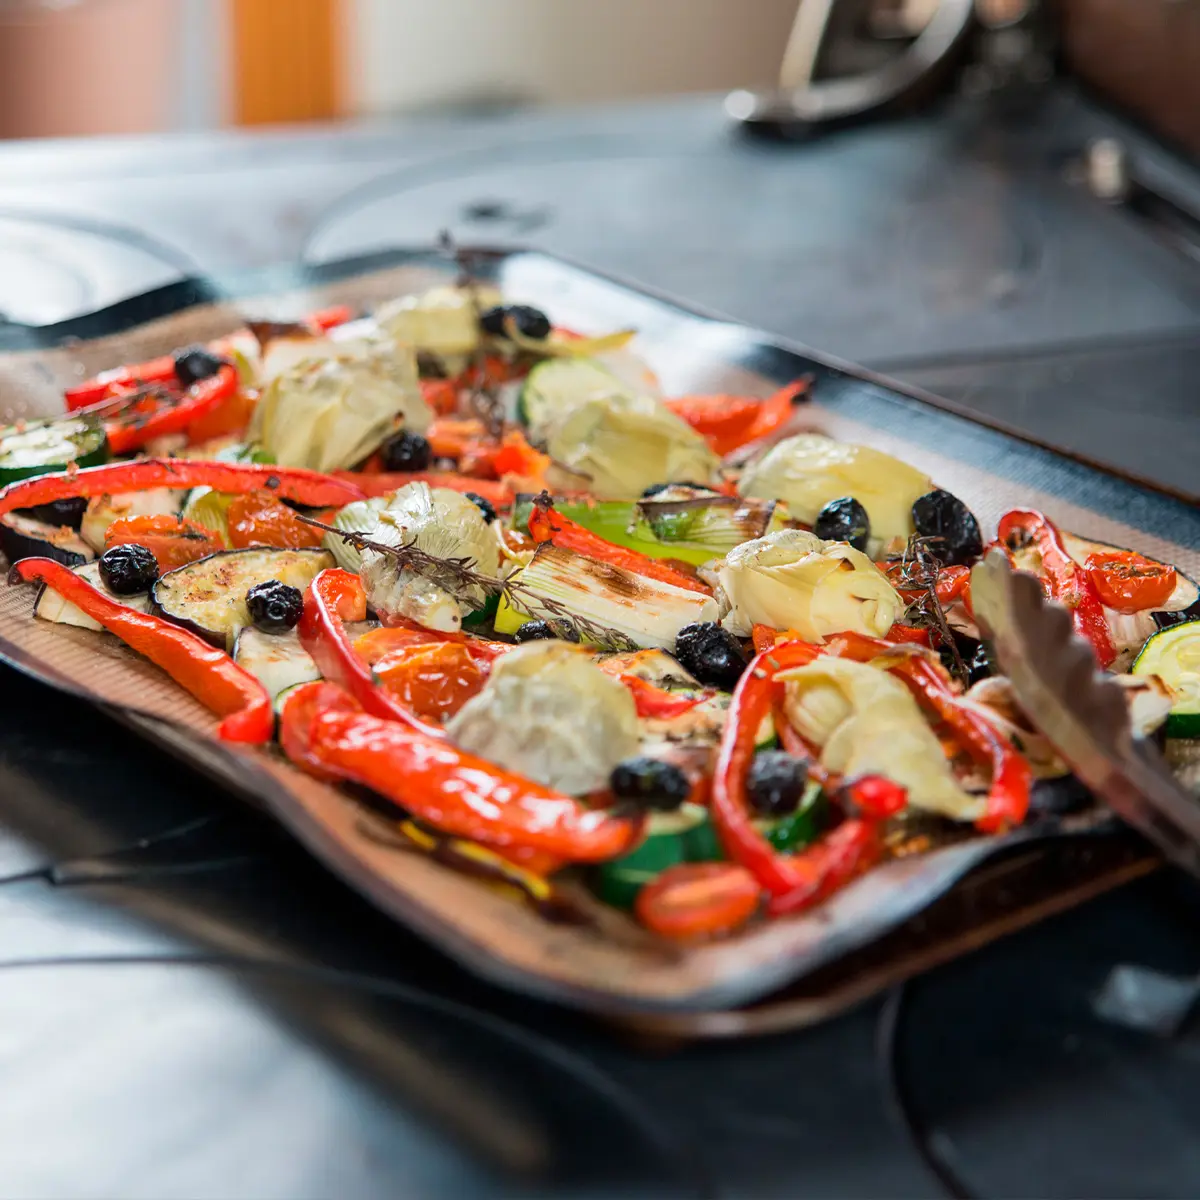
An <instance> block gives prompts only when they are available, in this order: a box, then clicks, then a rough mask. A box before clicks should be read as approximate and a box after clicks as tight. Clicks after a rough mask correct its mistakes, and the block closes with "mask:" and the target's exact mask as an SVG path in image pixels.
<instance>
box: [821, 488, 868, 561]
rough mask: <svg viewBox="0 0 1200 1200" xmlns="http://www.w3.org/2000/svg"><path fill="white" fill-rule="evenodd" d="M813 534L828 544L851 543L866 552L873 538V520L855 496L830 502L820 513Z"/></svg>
mask: <svg viewBox="0 0 1200 1200" xmlns="http://www.w3.org/2000/svg"><path fill="white" fill-rule="evenodd" d="M813 533H815V534H816V535H817V537H819V538H821V539H822V540H824V541H826V542H849V543H850V545H851V546H853V547H854V549H855V550H863V551H865V550H866V548H867V541H868V539H869V538H870V536H871V518H870V517H869V516H867V510H866V509H865V508H863V506H862V505H861V504H859V502H858V501H857V500H855V498H854V497H853V496H843V497H842V498H841V499H840V500H830V502H829V503H828V504H827V505H825V507H824V508H823V509H821V511H820V512H819V513H817V520H816V524H814V525H813Z"/></svg>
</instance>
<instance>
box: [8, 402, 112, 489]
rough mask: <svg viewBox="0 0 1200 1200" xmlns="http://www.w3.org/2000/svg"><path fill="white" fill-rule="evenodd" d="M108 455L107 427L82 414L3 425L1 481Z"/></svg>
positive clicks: (87, 462) (97, 460) (82, 464)
mask: <svg viewBox="0 0 1200 1200" xmlns="http://www.w3.org/2000/svg"><path fill="white" fill-rule="evenodd" d="M107 457H108V443H107V440H106V439H105V436H104V430H103V429H101V428H99V427H98V426H96V425H92V424H89V423H88V422H87V421H84V420H82V419H81V418H80V419H75V420H60V421H51V422H48V423H46V424H32V425H27V426H17V425H10V426H8V427H6V428H0V484H6V483H13V482H14V481H16V480H18V479H28V478H29V477H30V476H31V475H45V474H47V473H48V472H51V471H65V470H66V469H67V466H68V464H70V463H75V464H76V466H79V467H94V466H96V465H97V464H98V463H102V462H104V460H105V459H106V458H107Z"/></svg>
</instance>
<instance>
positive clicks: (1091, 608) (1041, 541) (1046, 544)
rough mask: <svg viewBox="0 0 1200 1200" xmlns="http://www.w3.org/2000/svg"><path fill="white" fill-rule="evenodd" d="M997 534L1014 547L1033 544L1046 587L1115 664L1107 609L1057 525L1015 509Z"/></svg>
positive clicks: (1103, 659) (1099, 653)
mask: <svg viewBox="0 0 1200 1200" xmlns="http://www.w3.org/2000/svg"><path fill="white" fill-rule="evenodd" d="M997 534H998V536H999V539H1000V541H1001V542H1003V543H1004V545H1006V546H1007V547H1008V548H1009V549H1010V550H1015V549H1018V548H1019V547H1021V546H1024V545H1027V544H1029V543H1031V542H1032V543H1033V545H1034V546H1036V548H1037V551H1038V553H1039V555H1041V559H1042V572H1043V575H1042V588H1043V589H1044V591H1045V592H1046V595H1047V596H1049V597H1050V599H1052V600H1057V601H1058V603H1059V604H1061V605H1062V606H1063V607H1064V608H1066V609H1067V610H1068V611H1069V612H1070V614H1071V621H1072V623H1073V624H1074V626H1075V632H1076V633H1078V634H1079V635H1080V636H1081V637H1083V638H1084V639H1085V640H1086V641H1088V642H1090V643H1091V646H1092V649H1093V650H1095V652H1096V659H1097V661H1098V662H1099V663H1100V665H1101V666H1102V667H1107V666H1109V665H1111V663H1112V661H1113V659H1115V658H1116V657H1117V651H1116V649H1115V647H1114V646H1113V643H1112V637H1111V636H1110V635H1109V632H1108V621H1107V620H1105V617H1104V608H1103V606H1102V605H1101V603H1100V599H1099V597H1098V596H1097V595H1096V591H1095V588H1094V587H1093V586H1092V582H1091V580H1090V579H1089V578H1088V574H1087V571H1086V570H1084V568H1083V567H1081V566H1080V565H1079V563H1077V562H1076V561H1075V560H1074V559H1073V558H1072V557H1071V556H1070V555H1069V554H1068V553H1067V549H1066V547H1065V546H1064V545H1063V540H1062V535H1061V534H1060V533H1059V531H1058V529H1057V527H1056V526H1055V525H1054V524H1053V523H1052V522H1051V521H1050V520H1049V519H1048V518H1047V517H1046V516H1045V515H1044V514H1042V513H1040V512H1036V511H1034V510H1033V509H1029V508H1015V509H1013V510H1012V512H1008V513H1005V514H1004V516H1002V517H1001V518H1000V524H999V526H998V528H997Z"/></svg>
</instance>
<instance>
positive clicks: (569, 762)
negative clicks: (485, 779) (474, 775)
mask: <svg viewBox="0 0 1200 1200" xmlns="http://www.w3.org/2000/svg"><path fill="white" fill-rule="evenodd" d="M446 733H447V734H448V736H449V738H450V740H451V741H452V742H453V743H454V744H455V745H456V746H459V747H460V748H461V749H463V750H467V751H470V752H471V753H472V754H478V755H480V756H482V757H483V758H486V759H488V760H489V761H490V762H494V763H497V764H499V765H500V766H502V767H505V768H507V769H508V770H510V771H515V772H516V773H517V774H518V775H524V776H525V777H526V778H527V779H532V780H535V781H536V782H537V783H541V784H545V785H546V786H547V787H552V788H556V789H558V790H559V791H562V792H567V793H569V794H571V795H577V796H578V795H583V794H585V793H587V792H591V791H595V790H596V789H598V788H601V787H603V786H605V785H606V784H607V782H608V777H609V775H610V773H611V772H612V769H613V767H615V766H616V765H617V763H619V762H620V761H621V760H622V759H625V758H630V757H632V756H633V755H635V754H637V752H638V719H637V709H636V706H635V705H634V701H633V697H632V695H631V694H630V693H629V691H628V690H627V689H626V688H625V687H624V686H622V685H621V684H620V683H618V682H617V680H615V679H613V678H612V677H611V676H609V675H606V674H605V673H604V672H603V671H602V670H601V669H600V668H599V667H598V666H597V665H596V664H595V662H594V661H592V658H591V656H590V655H589V653H588V652H587V651H586V650H584V649H583V648H581V647H579V646H573V645H571V644H570V643H569V642H560V641H545V642H530V643H528V644H527V645H524V646H519V647H517V649H515V650H510V651H509V652H508V653H507V654H505V655H504V656H503V657H502V658H500V659H498V660H497V661H496V664H495V666H494V667H493V668H492V673H491V675H490V676H489V678H488V681H487V684H486V685H485V686H484V688H483V690H482V691H481V692H479V693H478V694H477V695H475V696H473V697H472V698H471V699H470V700H468V701H467V703H466V704H464V705H463V707H462V708H461V709H460V710H459V711H458V713H456V714H455V716H454V717H453V718H452V719H451V720H450V722H449V723H448V724H447V726H446Z"/></svg>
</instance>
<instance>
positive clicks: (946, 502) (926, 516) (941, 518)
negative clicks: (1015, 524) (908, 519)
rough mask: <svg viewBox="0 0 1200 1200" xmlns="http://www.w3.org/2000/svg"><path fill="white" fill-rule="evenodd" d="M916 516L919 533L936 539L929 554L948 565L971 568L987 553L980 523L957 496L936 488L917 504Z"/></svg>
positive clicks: (915, 504)
mask: <svg viewBox="0 0 1200 1200" xmlns="http://www.w3.org/2000/svg"><path fill="white" fill-rule="evenodd" d="M912 516H913V527H914V529H915V530H916V532H917V533H918V534H919V535H920V536H921V537H923V538H932V539H934V540H933V541H932V542H931V543H930V546H929V553H930V554H932V555H933V556H934V557H935V558H940V559H941V560H942V562H944V563H946V564H947V565H949V566H961V567H965V566H969V565H970V564H971V563H973V562H974V561H975V560H976V559H977V558H978V557H979V556H980V555H981V554H982V553H983V535H982V534H981V533H980V532H979V522H978V521H977V520H975V514H974V513H973V512H971V510H970V509H969V508H968V507H967V506H966V505H965V504H964V503H963V502H962V501H961V500H960V499H959V498H958V497H957V496H952V495H951V494H950V493H949V492H945V491H942V489H941V488H934V490H933V491H932V492H927V493H926V494H925V495H924V496H918V497H917V498H916V500H914V501H913V506H912Z"/></svg>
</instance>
